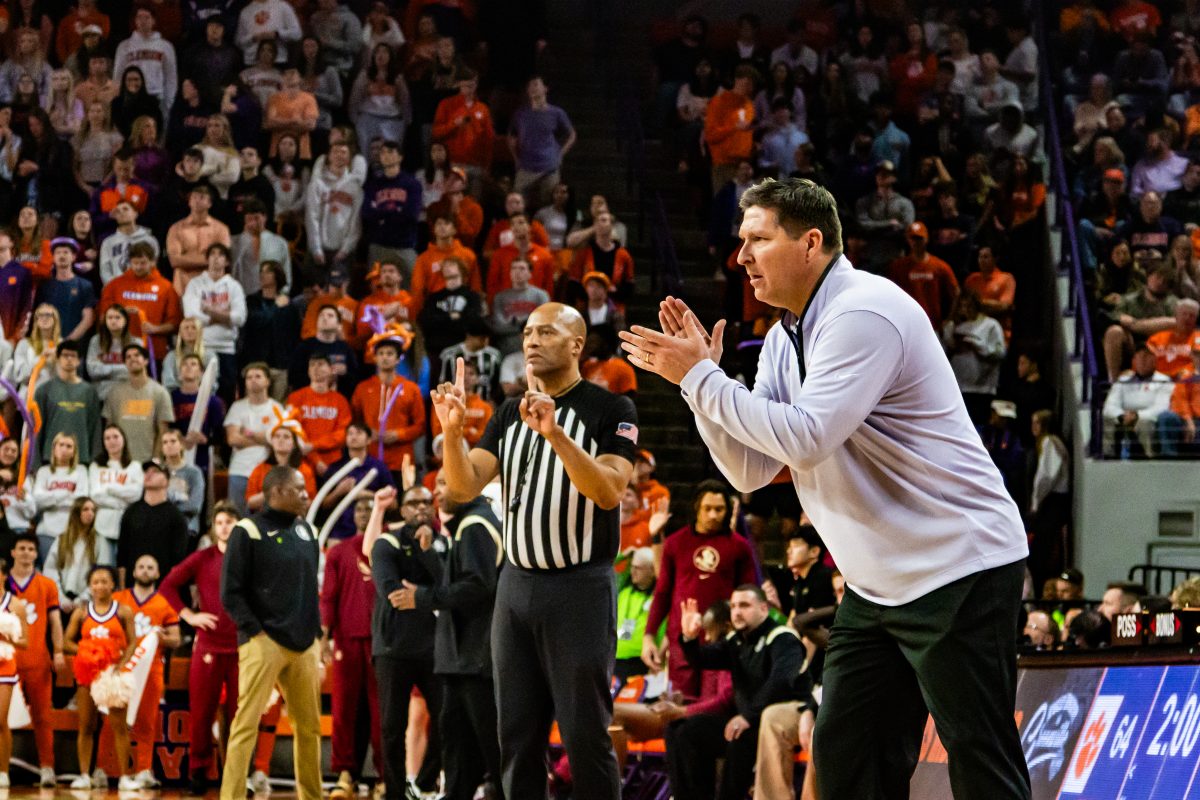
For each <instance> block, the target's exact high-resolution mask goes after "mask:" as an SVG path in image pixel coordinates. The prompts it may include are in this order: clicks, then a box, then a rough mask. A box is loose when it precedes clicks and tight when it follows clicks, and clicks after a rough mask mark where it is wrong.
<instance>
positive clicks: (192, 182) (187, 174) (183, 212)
mask: <svg viewBox="0 0 1200 800" xmlns="http://www.w3.org/2000/svg"><path fill="white" fill-rule="evenodd" d="M204 124H205V129H206V130H207V126H208V122H207V121H205V123H204ZM203 169H204V153H203V151H201V150H200V148H199V147H189V148H188V149H187V150H184V151H183V157H182V158H180V160H179V163H178V164H176V165H175V171H174V172H173V173H172V174H171V176H170V177H169V178H168V179H167V182H166V185H165V186H164V185H162V184H159V185H157V186H151V189H152V191H153V192H154V194H155V199H156V200H161V205H160V204H158V203H156V206H159V207H157V208H156V209H155V213H154V219H155V234H157V235H160V236H161V235H162V228H163V226H164V225H167V224H169V223H170V222H171V220H175V219H180V218H182V217H185V216H187V214H188V212H189V211H190V208H189V206H188V196H189V195H190V194H191V193H192V190H193V189H195V188H196V187H198V186H207V185H208V182H207V181H205V180H204V179H203V178H202V177H201V175H200V173H201V171H202V170H203ZM214 196H215V193H214Z"/></svg>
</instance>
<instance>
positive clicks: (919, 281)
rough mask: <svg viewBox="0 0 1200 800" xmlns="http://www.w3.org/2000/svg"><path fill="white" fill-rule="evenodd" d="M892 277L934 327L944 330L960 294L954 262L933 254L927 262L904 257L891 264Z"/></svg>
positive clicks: (890, 276)
mask: <svg viewBox="0 0 1200 800" xmlns="http://www.w3.org/2000/svg"><path fill="white" fill-rule="evenodd" d="M888 277H889V278H891V279H892V281H893V282H895V283H896V284H897V285H898V286H899V287H900V288H901V289H903V290H904V291H906V292H908V294H909V296H910V297H912V298H913V299H914V300H916V301H917V303H919V304H920V306H921V308H923V309H925V313H926V314H928V315H929V321H930V322H931V323H933V327H934V330H937V331H940V330H941V329H942V322H943V321H944V320H945V319H946V315H947V314H949V313H950V305H951V303H953V302H954V298H955V296H956V295H957V294H958V279H957V278H955V277H954V270H952V269H951V268H950V265H949V264H947V263H946V262H945V261H942V260H941V259H940V258H938V257H937V256H931V255H929V254H926V255H925V260H924V261H916V260H915V259H914V258H913V257H912V256H901V257H900V258H897V259H896V260H895V261H893V262H892V263H891V265H890V266H889V267H888Z"/></svg>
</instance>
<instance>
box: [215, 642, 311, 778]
mask: <svg viewBox="0 0 1200 800" xmlns="http://www.w3.org/2000/svg"><path fill="white" fill-rule="evenodd" d="M320 664H321V646H320V643H318V642H315V641H314V642H313V645H312V647H310V648H308V649H307V650H305V651H304V652H303V653H297V652H295V651H294V650H288V649H287V648H285V647H282V646H280V645H279V644H276V643H275V642H274V641H272V640H271V638H270V637H269V636H267V635H266V634H265V633H260V634H259V635H258V636H255V637H254V638H253V639H251V640H250V641H248V642H246V643H245V644H243V645H241V646H240V647H238V709H237V715H236V716H234V718H233V725H232V726H231V728H230V731H229V747H228V751H227V753H226V757H225V771H224V773H223V774H222V775H221V800H243V799H244V798H245V796H246V776H247V773H248V772H249V769H250V761H251V759H252V758H253V757H254V746H255V743H256V742H257V741H258V721H259V719H260V718H261V717H262V715H263V712H264V711H266V708H267V701H268V700H270V699H271V689H272V688H273V687H274V686H275V685H276V684H279V689H280V692H281V693H282V694H283V700H284V702H285V703H287V710H288V716H289V717H290V719H291V723H292V730H293V739H292V748H293V756H292V757H293V760H294V762H295V766H296V786H297V789H298V791H299V795H300V800H321V797H322V794H321V674H320Z"/></svg>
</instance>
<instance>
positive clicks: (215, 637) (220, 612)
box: [158, 547, 238, 653]
mask: <svg viewBox="0 0 1200 800" xmlns="http://www.w3.org/2000/svg"><path fill="white" fill-rule="evenodd" d="M224 563H225V554H224V553H222V552H221V550H220V548H217V547H206V548H204V549H203V550H197V551H196V552H194V553H192V554H191V555H190V556H188V557H187V558H185V559H184V560H183V561H181V562H180V563H179V564H178V565H177V566H176V567H175V569H173V570H171V571H170V572H168V573H167V577H165V578H163V580H162V583H161V584H160V585H159V587H158V593H159V594H161V595H162V596H163V599H164V600H166V601H167V602H168V603H170V604H171V608H173V609H175V610H176V611H181V610H182V609H184V608H185V607H187V606H188V605H189V604H188V603H185V602H183V590H184V589H185V588H187V587H188V586H189V585H194V586H195V587H196V594H198V595H199V596H200V608H199V609H198V610H199V611H203V612H205V613H208V614H216V616H217V627H216V628H214V629H213V630H211V631H206V630H200V629H197V630H196V650H197V651H204V652H206V653H236V652H237V648H238V635H237V625H236V624H235V623H234V621H233V619H232V618H231V617H230V616H229V614H227V613H226V612H225V607H224V606H223V605H221V567H222V565H223V564H224Z"/></svg>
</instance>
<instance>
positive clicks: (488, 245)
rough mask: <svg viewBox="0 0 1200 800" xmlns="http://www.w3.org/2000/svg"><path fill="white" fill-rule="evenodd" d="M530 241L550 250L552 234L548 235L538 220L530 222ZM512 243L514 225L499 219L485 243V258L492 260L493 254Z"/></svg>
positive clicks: (493, 224)
mask: <svg viewBox="0 0 1200 800" xmlns="http://www.w3.org/2000/svg"><path fill="white" fill-rule="evenodd" d="M529 241H531V242H533V243H534V244H536V245H537V246H538V247H544V248H546V249H547V250H549V249H550V234H548V233H546V226H545V225H543V224H542V223H540V222H538V221H537V220H536V219H534V220H530V221H529ZM512 243H513V234H512V223H511V222H509V221H508V220H506V219H498V220H496V221H495V222H493V223H492V228H491V230H489V231H488V235H487V239H486V240H485V241H484V243H483V257H484V258H488V259H490V258H491V257H492V253H494V252H496V251H497V250H499V249H500V248H501V247H508V246H509V245H510V244H512Z"/></svg>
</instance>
